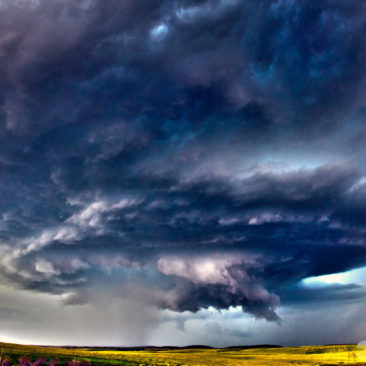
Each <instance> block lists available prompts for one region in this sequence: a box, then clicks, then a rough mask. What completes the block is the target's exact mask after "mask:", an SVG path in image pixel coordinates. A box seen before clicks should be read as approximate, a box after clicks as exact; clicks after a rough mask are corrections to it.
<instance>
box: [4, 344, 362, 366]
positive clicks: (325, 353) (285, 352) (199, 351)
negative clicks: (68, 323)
mask: <svg viewBox="0 0 366 366" xmlns="http://www.w3.org/2000/svg"><path fill="white" fill-rule="evenodd" d="M0 352H1V354H2V359H5V358H7V359H8V362H9V363H8V364H10V365H24V366H32V365H51V364H52V365H55V364H59V365H63V364H66V365H73V366H77V365H130V366H133V365H140V366H142V365H146V366H147V365H156V366H191V365H192V366H193V365H200V366H211V365H217V366H234V365H248V366H254V365H255V366H260V365H263V366H267V365H268V366H270V365H271V366H287V365H311V366H332V365H366V349H364V348H361V347H359V346H356V345H329V346H303V347H276V348H274V347H269V348H266V347H259V348H245V347H229V348H190V347H189V348H181V349H164V348H148V347H147V348H145V349H141V350H132V349H131V350H116V349H105V348H101V349H98V348H71V347H70V348H69V347H60V348H58V347H42V346H24V345H16V344H10V343H1V344H0ZM22 359H23V360H24V359H28V360H29V361H30V362H29V363H24V362H19V360H21V361H22ZM55 359H56V360H58V361H56V362H54V360H55ZM37 360H41V361H38V362H37ZM0 364H2V363H0Z"/></svg>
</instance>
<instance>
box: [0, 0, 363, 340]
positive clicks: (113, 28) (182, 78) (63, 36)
mask: <svg viewBox="0 0 366 366" xmlns="http://www.w3.org/2000/svg"><path fill="white" fill-rule="evenodd" d="M365 36H366V8H365V5H364V4H362V3H361V2H359V1H353V0H350V1H346V2H345V1H341V0H339V1H338V0H329V1H321V2H309V1H300V0H293V1H292V0H277V1H261V2H258V1H254V0H253V1H251V0H245V1H244V0H243V1H241V0H197V1H194V0H178V1H174V2H171V1H165V0H161V1H149V0H146V1H145V0H141V1H133V0H118V1H117V0H110V1H102V0H83V1H77V2H75V1H71V0H52V1H48V0H16V1H14V0H12V1H10V0H9V1H8V0H0V80H1V83H0V90H1V93H0V121H1V123H0V169H1V174H0V280H1V283H2V284H3V285H4V286H6V287H7V288H11V289H14V291H19V290H26V291H28V290H30V291H32V292H33V293H35V294H49V295H54V296H57V297H58V298H59V300H60V301H59V304H60V306H64V307H66V308H68V307H70V308H74V309H78V308H79V307H80V306H81V307H83V306H84V307H87V306H89V305H91V304H96V303H98V304H100V303H101V301H102V302H103V301H104V302H106V303H108V302H113V301H117V303H118V302H119V301H122V300H123V299H125V300H126V299H128V301H132V302H133V303H136V304H140V305H139V306H141V309H140V311H141V314H143V313H146V314H150V315H146V319H147V321H148V323H149V324H153V325H152V326H155V327H156V326H157V325H156V324H157V323H159V322H164V316H163V315H161V312H164V311H173V312H177V313H179V312H183V313H184V314H186V313H185V312H190V313H192V317H194V316H195V315H194V314H193V313H197V312H200V311H201V310H203V309H217V310H223V309H230V308H233V307H240V308H241V309H242V310H243V312H244V313H247V314H249V315H250V316H252V317H254V318H257V319H261V318H262V319H266V320H268V321H274V322H277V323H278V324H281V323H282V322H286V314H285V313H284V314H282V315H281V314H280V313H281V311H280V310H281V307H282V306H284V307H285V308H286V307H293V308H297V307H302V306H305V304H308V303H309V302H312V303H315V304H322V303H324V301H328V302H330V303H332V304H338V303H339V304H344V301H345V299H349V301H351V302H352V303H360V302H362V301H363V298H364V296H365V293H364V290H363V287H362V286H361V285H352V284H348V285H339V286H338V287H337V286H336V287H334V286H332V285H331V286H322V287H320V288H316V289H312V288H306V286H305V287H304V284H303V280H304V279H306V278H309V277H316V276H323V275H327V274H333V273H339V272H346V271H350V270H353V269H356V268H360V267H362V266H364V265H366V242H365V222H366V210H365V209H366V171H365V168H366V166H365V163H366V153H365V150H364V142H365V137H366V127H365V123H364V122H365V116H366V114H365V113H366V112H365V107H366V97H365V93H364V89H365V86H366V79H365V76H366V74H365V72H364V70H365V69H366V48H365V39H366V37H365ZM101 294H103V295H101ZM101 297H102V298H103V299H102V300H101ZM143 304H145V305H143ZM98 306H99V305H98ZM144 306H146V309H147V308H149V309H150V310H149V311H148V310H146V312H145V311H144V310H142V309H143V308H144ZM319 306H320V305H319ZM342 306H343V305H342ZM123 309H128V310H123ZM130 309H131V306H130V305H128V306H127V305H126V306H121V312H123V311H125V312H128V311H131V310H130ZM151 309H154V310H151ZM14 311H15V310H14ZM75 311H79V310H75ZM116 311H117V310H116V309H114V310H113V314H114V313H116ZM151 311H152V312H156V313H154V314H155V316H156V318H155V320H154V321H152V320H151ZM3 312H4V314H5V313H8V312H10V313H13V311H11V310H9V309H8V307H7V306H6V307H4V309H3V310H1V311H0V317H2V313H3ZM159 312H160V313H159ZM157 314H160V315H157ZM176 316H177V317H178V318H177V319H179V315H178V314H176ZM185 316H186V315H185ZM197 316H198V318H199V315H197ZM138 323H139V322H138ZM139 324H140V323H139ZM177 324H178V323H177ZM139 326H141V324H140V325H139ZM276 326H277V325H276ZM181 328H182V327H181ZM183 328H184V327H183ZM183 328H182V329H183ZM226 329H228V328H226ZM227 334H245V335H246V336H249V335H250V334H252V330H251V331H250V332H247V331H243V330H240V331H239V330H235V329H233V330H227ZM310 336H311V335H310ZM228 337H229V336H228ZM281 337H282V336H279V342H280V341H281V339H287V338H286V337H284V338H281ZM80 339H82V337H81V338H80ZM85 339H86V338H85ZM140 339H142V338H139V336H136V342H137V343H138V342H142V340H140ZM192 339H194V337H193V338H192ZM327 339H328V338H326V337H325V336H324V343H326V342H327ZM118 341H122V340H121V339H119V338H118ZM80 342H81V341H80ZM102 342H107V343H108V342H109V341H106V339H103V340H102ZM223 342H224V343H225V342H226V341H223ZM309 342H311V341H310V340H309Z"/></svg>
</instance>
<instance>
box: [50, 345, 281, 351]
mask: <svg viewBox="0 0 366 366" xmlns="http://www.w3.org/2000/svg"><path fill="white" fill-rule="evenodd" d="M280 347H282V346H279V345H275V344H258V345H250V346H229V347H211V346H207V345H204V344H192V345H188V346H182V347H178V346H161V347H158V346H137V347H88V346H58V347H55V348H66V349H88V350H92V351H101V350H110V351H167V350H168V351H169V350H171V351H174V350H184V349H222V350H225V349H227V350H241V349H254V348H280Z"/></svg>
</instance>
